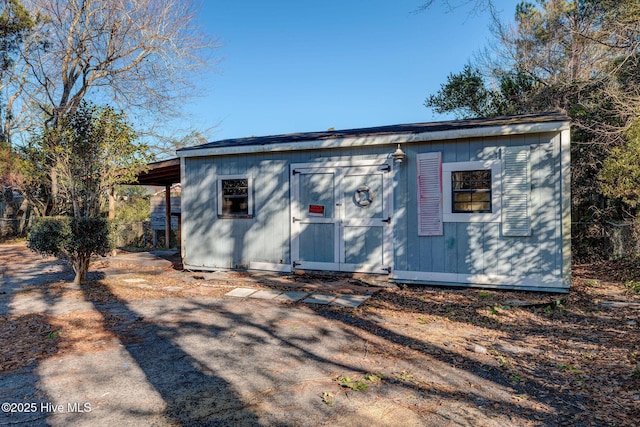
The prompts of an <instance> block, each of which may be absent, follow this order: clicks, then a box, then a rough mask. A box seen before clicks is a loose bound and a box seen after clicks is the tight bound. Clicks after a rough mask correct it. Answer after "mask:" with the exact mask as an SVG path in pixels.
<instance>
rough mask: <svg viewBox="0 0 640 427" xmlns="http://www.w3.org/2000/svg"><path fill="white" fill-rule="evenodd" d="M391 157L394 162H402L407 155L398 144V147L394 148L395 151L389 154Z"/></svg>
mask: <svg viewBox="0 0 640 427" xmlns="http://www.w3.org/2000/svg"><path fill="white" fill-rule="evenodd" d="M391 157H393V158H394V159H395V160H396V162H398V163H402V162H403V161H404V159H405V158H406V157H407V155H406V154H405V153H404V151H402V148H401V147H400V144H398V148H396V151H394V152H393V153H392V154H391Z"/></svg>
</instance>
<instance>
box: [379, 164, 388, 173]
mask: <svg viewBox="0 0 640 427" xmlns="http://www.w3.org/2000/svg"><path fill="white" fill-rule="evenodd" d="M378 170H379V171H383V172H391V165H389V164H387V163H385V164H384V165H382V166H380V167H379V168H378Z"/></svg>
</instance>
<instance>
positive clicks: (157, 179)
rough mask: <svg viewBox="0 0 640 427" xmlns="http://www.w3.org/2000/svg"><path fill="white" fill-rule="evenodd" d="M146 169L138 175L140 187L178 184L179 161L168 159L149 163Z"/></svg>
mask: <svg viewBox="0 0 640 427" xmlns="http://www.w3.org/2000/svg"><path fill="white" fill-rule="evenodd" d="M147 166H148V168H147V169H146V170H145V171H144V172H142V173H140V174H138V182H137V183H136V184H140V185H162V186H167V185H171V184H175V183H178V182H180V159H169V160H163V161H160V162H154V163H149V164H148V165H147Z"/></svg>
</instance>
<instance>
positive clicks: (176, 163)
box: [136, 159, 180, 246]
mask: <svg viewBox="0 0 640 427" xmlns="http://www.w3.org/2000/svg"><path fill="white" fill-rule="evenodd" d="M178 183H180V159H169V160H162V161H160V162H154V163H149V164H148V165H147V169H146V170H145V171H144V172H142V173H140V174H138V182H137V183H136V184H138V185H155V186H162V187H164V189H165V191H164V197H165V199H164V201H165V207H166V208H165V227H164V232H165V242H167V246H169V242H170V237H171V208H170V206H171V186H172V185H173V184H178ZM179 222H180V217H178V223H179Z"/></svg>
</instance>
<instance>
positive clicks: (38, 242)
mask: <svg viewBox="0 0 640 427" xmlns="http://www.w3.org/2000/svg"><path fill="white" fill-rule="evenodd" d="M27 247H29V249H31V250H33V251H35V252H38V253H40V254H42V255H52V256H55V257H58V258H61V259H64V260H66V261H68V262H69V264H71V266H72V267H73V271H74V272H75V273H76V277H75V279H74V283H77V284H79V283H82V282H84V281H85V280H86V276H87V271H88V270H89V261H90V260H91V256H92V255H105V254H106V253H107V252H108V251H109V250H110V249H111V242H110V240H109V225H108V222H107V220H106V219H104V218H71V217H47V218H40V219H38V220H37V221H36V223H35V224H34V225H33V227H32V229H31V232H30V233H29V237H28V239H27Z"/></svg>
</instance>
